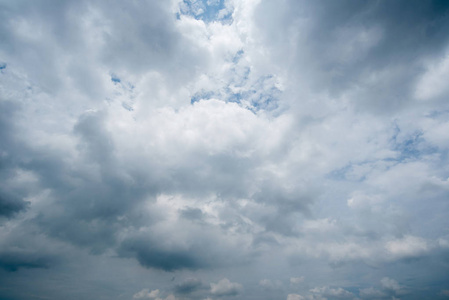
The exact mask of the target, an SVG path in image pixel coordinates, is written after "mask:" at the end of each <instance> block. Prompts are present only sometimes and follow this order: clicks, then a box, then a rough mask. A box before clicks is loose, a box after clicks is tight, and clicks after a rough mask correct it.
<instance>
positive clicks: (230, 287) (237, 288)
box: [210, 278, 243, 296]
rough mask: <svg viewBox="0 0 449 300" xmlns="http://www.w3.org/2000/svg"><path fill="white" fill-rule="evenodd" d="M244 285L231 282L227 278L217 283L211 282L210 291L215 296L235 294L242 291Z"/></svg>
mask: <svg viewBox="0 0 449 300" xmlns="http://www.w3.org/2000/svg"><path fill="white" fill-rule="evenodd" d="M242 290H243V286H242V285H241V284H240V283H237V282H231V281H229V279H227V278H223V279H221V280H220V281H219V282H217V283H211V284H210V292H211V293H212V295H215V296H234V295H238V294H240V293H241V292H242Z"/></svg>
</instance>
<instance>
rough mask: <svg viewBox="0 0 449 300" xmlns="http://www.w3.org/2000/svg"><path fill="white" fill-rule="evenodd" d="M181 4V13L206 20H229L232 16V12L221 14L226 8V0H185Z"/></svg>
mask: <svg viewBox="0 0 449 300" xmlns="http://www.w3.org/2000/svg"><path fill="white" fill-rule="evenodd" d="M180 6H181V14H184V15H190V16H192V17H194V18H195V19H197V20H203V21H204V22H213V21H224V20H229V19H230V18H231V16H232V13H227V14H225V15H220V11H221V10H223V9H224V8H225V2H224V0H184V1H183V2H182V3H181V5H180ZM177 18H179V15H177Z"/></svg>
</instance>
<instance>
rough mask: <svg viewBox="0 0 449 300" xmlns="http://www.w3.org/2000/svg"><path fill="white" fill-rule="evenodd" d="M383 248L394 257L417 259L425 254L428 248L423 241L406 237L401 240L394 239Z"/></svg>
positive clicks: (418, 238)
mask: <svg viewBox="0 0 449 300" xmlns="http://www.w3.org/2000/svg"><path fill="white" fill-rule="evenodd" d="M385 248H386V249H387V250H388V252H390V253H391V254H392V255H393V256H394V257H398V258H406V257H417V256H421V255H423V254H426V253H427V252H428V251H429V246H428V244H427V242H426V240H425V239H423V238H420V237H416V236H411V235H406V236H404V237H403V238H401V239H395V240H392V241H389V242H387V243H386V245H385Z"/></svg>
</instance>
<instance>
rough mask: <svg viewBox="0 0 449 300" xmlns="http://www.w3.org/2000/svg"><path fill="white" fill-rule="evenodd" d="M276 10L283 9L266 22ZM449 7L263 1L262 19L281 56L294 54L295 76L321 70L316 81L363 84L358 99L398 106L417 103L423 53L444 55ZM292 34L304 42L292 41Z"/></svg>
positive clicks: (324, 85)
mask: <svg viewBox="0 0 449 300" xmlns="http://www.w3.org/2000/svg"><path fill="white" fill-rule="evenodd" d="M273 5H276V6H277V7H276V9H275V10H273V7H272V6H273ZM269 10H272V11H276V12H275V13H274V15H275V16H276V17H275V18H273V20H271V21H269V22H265V21H264V17H265V15H266V14H267V13H268V11H269ZM448 12H449V5H448V3H447V1H440V0H435V1H424V2H423V1H394V2H389V1H367V2H363V1H362V2H360V1H343V2H329V1H314V2H306V1H285V2H283V4H282V5H281V6H280V7H279V6H278V4H275V3H274V2H270V1H263V2H262V3H261V5H260V6H259V8H258V17H257V19H258V24H259V26H261V28H262V29H263V30H261V31H262V32H263V34H264V36H265V38H266V41H267V42H268V41H271V45H272V47H273V48H272V49H273V54H274V55H275V56H274V59H275V60H276V61H281V63H282V61H283V57H289V61H288V62H287V64H289V65H288V69H290V70H291V71H292V73H291V75H292V76H294V77H297V78H298V80H302V81H304V80H306V81H307V78H303V77H302V75H301V74H304V73H307V74H308V78H313V80H311V81H310V82H309V83H308V88H312V89H314V90H316V91H319V90H321V91H328V92H329V93H331V94H332V95H335V96H339V95H341V94H342V93H345V92H348V91H350V90H351V89H354V88H358V89H359V90H358V91H357V94H356V95H357V97H356V98H357V100H355V103H354V105H355V106H356V107H359V108H362V109H368V110H370V111H373V112H376V113H390V112H392V111H397V110H400V109H403V108H406V107H408V106H409V105H411V101H412V100H411V99H410V98H411V97H412V96H413V95H412V94H411V93H410V92H411V90H412V89H413V87H414V84H415V82H416V80H417V79H418V77H419V75H421V74H422V65H421V63H422V59H427V58H430V57H434V56H436V57H439V56H442V55H444V51H445V49H446V46H447V42H448V37H447V35H446V34H445V33H446V32H447V31H448V30H449V20H448V18H447V14H448ZM280 28H289V30H284V31H283V30H279V29H280ZM292 32H295V33H296V35H293V37H292V36H291V35H290V34H291V33H292ZM292 38H294V39H296V41H295V43H297V44H298V45H301V46H300V47H298V48H291V47H288V43H290V42H291V39H292ZM268 45H270V43H268ZM283 51H291V52H287V53H285V52H284V53H283ZM291 59H294V60H295V63H294V64H291Z"/></svg>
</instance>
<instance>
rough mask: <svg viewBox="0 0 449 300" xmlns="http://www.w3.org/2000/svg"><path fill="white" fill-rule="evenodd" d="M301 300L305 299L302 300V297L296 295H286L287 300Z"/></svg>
mask: <svg viewBox="0 0 449 300" xmlns="http://www.w3.org/2000/svg"><path fill="white" fill-rule="evenodd" d="M303 299H306V298H304V297H303V296H301V295H298V294H288V295H287V300H303Z"/></svg>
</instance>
